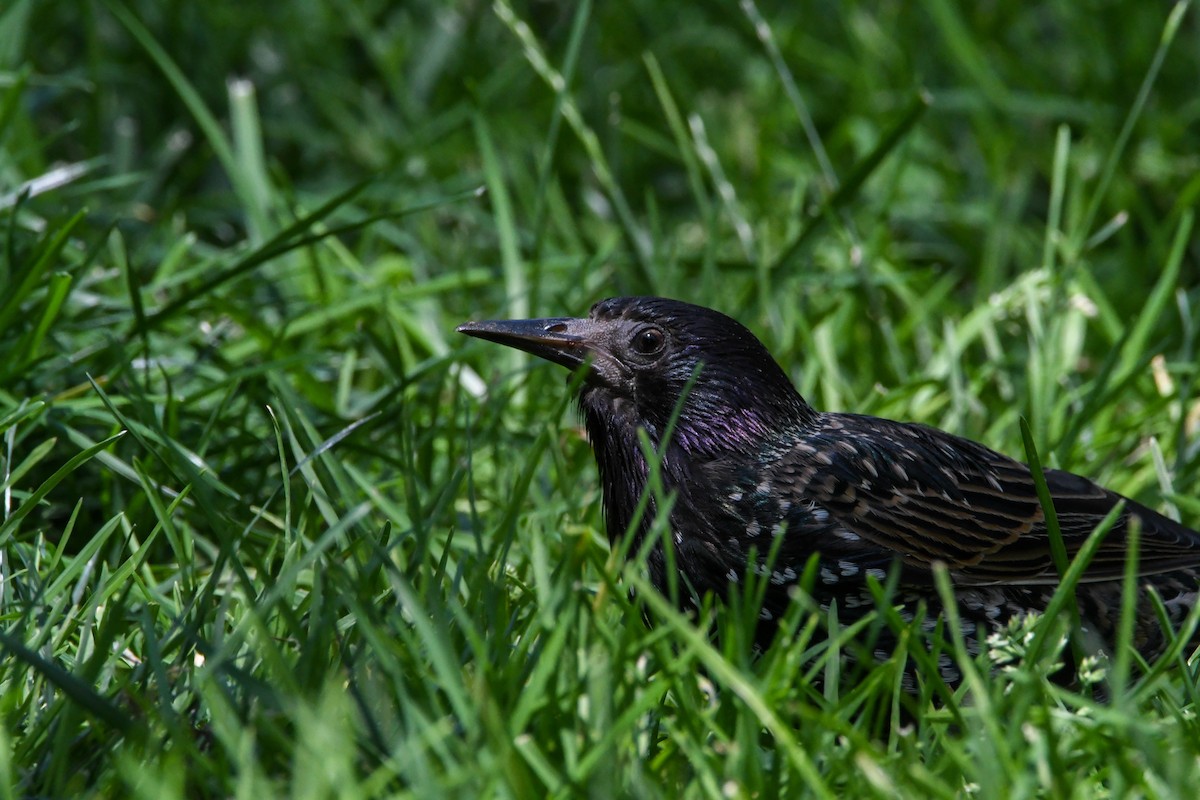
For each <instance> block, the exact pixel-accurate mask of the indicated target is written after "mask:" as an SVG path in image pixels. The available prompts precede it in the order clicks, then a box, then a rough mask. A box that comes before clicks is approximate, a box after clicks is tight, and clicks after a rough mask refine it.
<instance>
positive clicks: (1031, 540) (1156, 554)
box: [781, 414, 1200, 585]
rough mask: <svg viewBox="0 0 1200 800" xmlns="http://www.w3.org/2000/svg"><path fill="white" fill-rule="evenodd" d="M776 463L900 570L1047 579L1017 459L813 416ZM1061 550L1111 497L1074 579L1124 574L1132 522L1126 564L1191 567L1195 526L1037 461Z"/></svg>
mask: <svg viewBox="0 0 1200 800" xmlns="http://www.w3.org/2000/svg"><path fill="white" fill-rule="evenodd" d="M821 422H822V423H823V424H822V425H821V427H820V428H819V429H817V430H816V431H814V432H813V433H811V434H810V435H809V436H807V437H806V438H805V440H804V442H803V443H801V444H800V445H798V446H796V447H795V448H794V449H792V450H791V451H790V452H789V453H787V454H786V455H785V456H784V457H783V458H782V459H781V461H782V462H783V465H782V466H783V472H784V473H785V474H786V475H787V479H788V480H789V481H790V482H791V483H792V484H793V486H794V488H795V489H797V490H799V491H800V492H801V493H802V494H803V496H804V497H805V498H806V499H808V500H811V501H814V502H816V503H818V504H819V505H820V506H822V507H824V508H825V509H827V510H828V512H829V513H830V514H831V515H832V516H833V517H834V518H835V519H836V520H837V521H838V522H839V523H840V524H841V525H842V526H843V527H844V528H845V529H846V530H847V531H850V532H853V533H854V534H856V535H857V536H859V537H860V538H861V539H862V540H864V541H865V542H869V543H871V544H872V545H875V546H877V547H881V548H886V549H887V550H890V551H893V552H895V553H897V554H898V555H899V556H900V558H901V559H902V560H903V561H904V563H905V564H906V565H907V566H908V567H910V568H918V569H929V568H931V567H932V565H933V563H934V562H937V561H941V562H943V563H945V564H946V566H947V567H948V568H949V569H950V571H951V573H952V574H953V577H954V580H955V582H956V583H958V584H960V585H986V584H1050V583H1055V582H1057V581H1058V572H1057V570H1056V569H1055V566H1054V562H1053V558H1052V556H1051V550H1050V539H1049V535H1048V533H1047V530H1046V524H1045V517H1044V515H1043V513H1042V507H1041V503H1040V502H1039V501H1038V497H1037V492H1036V489H1035V487H1034V483H1033V477H1032V475H1031V474H1030V472H1029V468H1028V467H1026V466H1025V465H1024V464H1021V463H1020V462H1017V461H1014V460H1013V459H1011V458H1008V457H1007V456H1003V455H1001V454H999V453H996V452H995V451H993V450H990V449H988V448H986V447H984V446H983V445H980V444H977V443H975V442H972V441H969V440H967V439H962V438H960V437H957V436H953V435H951V434H948V433H945V432H944V431H939V430H937V429H935V428H929V427H926V426H924V425H915V424H906V423H899V422H892V421H890V420H883V419H878V418H875V417H866V416H859V415H853V414H825V415H822V420H821ZM1046 482H1047V485H1048V487H1049V489H1050V494H1051V496H1052V498H1053V500H1054V508H1055V511H1056V513H1057V516H1058V521H1059V527H1060V529H1061V531H1062V534H1063V541H1064V544H1065V545H1066V549H1067V553H1068V555H1069V556H1071V557H1073V556H1074V555H1075V554H1076V553H1077V552H1078V551H1079V548H1080V547H1082V545H1083V543H1084V541H1085V540H1086V539H1087V537H1088V536H1089V535H1090V534H1091V532H1092V531H1093V530H1094V529H1095V527H1096V526H1097V525H1098V524H1099V523H1100V522H1101V521H1102V520H1103V519H1104V517H1105V516H1106V515H1107V514H1108V512H1109V511H1111V510H1112V508H1113V507H1114V506H1115V505H1116V504H1117V503H1118V502H1120V501H1121V500H1123V499H1124V500H1125V509H1124V510H1123V512H1122V514H1121V516H1120V517H1119V519H1118V520H1117V522H1116V524H1115V525H1114V526H1113V528H1112V530H1111V531H1110V532H1109V534H1108V535H1107V537H1106V538H1105V540H1104V542H1103V543H1102V544H1101V546H1100V548H1099V551H1098V553H1097V554H1096V556H1095V557H1094V558H1093V560H1092V562H1091V564H1090V566H1089V568H1088V569H1087V571H1086V572H1085V573H1084V576H1083V581H1084V582H1093V581H1105V580H1113V579H1119V578H1120V577H1121V576H1122V575H1123V574H1124V565H1125V560H1126V556H1127V534H1128V530H1129V525H1130V524H1131V520H1132V519H1133V518H1134V517H1137V518H1138V519H1139V520H1140V524H1141V526H1142V527H1141V533H1142V536H1141V548H1140V551H1139V560H1138V572H1139V574H1142V575H1153V574H1160V573H1164V572H1170V571H1174V570H1179V569H1185V568H1188V567H1197V566H1200V534H1197V533H1196V532H1195V531H1192V530H1189V529H1188V528H1186V527H1184V526H1182V525H1180V524H1179V523H1177V522H1174V521H1172V520H1170V519H1168V518H1166V517H1164V516H1163V515H1161V514H1158V513H1157V512H1155V511H1152V510H1150V509H1148V508H1146V507H1145V506H1142V505H1140V504H1138V503H1135V502H1133V501H1131V500H1127V499H1125V498H1122V497H1121V496H1120V495H1118V494H1116V493H1115V492H1110V491H1108V490H1106V489H1104V488H1102V487H1100V486H1098V485H1096V484H1095V483H1093V482H1092V481H1089V480H1087V479H1086V478H1081V477H1079V476H1078V475H1072V474H1071V473H1068V472H1061V471H1059V470H1047V471H1046Z"/></svg>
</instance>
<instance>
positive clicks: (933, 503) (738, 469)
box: [459, 297, 1200, 657]
mask: <svg viewBox="0 0 1200 800" xmlns="http://www.w3.org/2000/svg"><path fill="white" fill-rule="evenodd" d="M459 330H460V331H461V332H463V333H467V334H469V335H472V336H477V337H480V338H484V339H489V340H492V341H496V342H500V343H502V344H506V345H509V346H513V347H518V348H521V349H523V350H527V351H529V352H532V353H534V354H536V355H539V356H542V357H544V358H547V359H548V360H551V361H554V362H556V363H559V364H562V365H564V366H567V367H569V368H572V369H577V368H580V367H583V366H584V365H585V364H586V365H588V374H587V377H586V378H585V380H584V382H583V384H582V388H581V390H580V394H579V398H578V401H579V407H580V409H581V411H582V414H583V417H584V422H585V425H586V427H587V432H588V436H589V438H590V440H591V443H592V446H593V449H594V451H595V454H596V461H597V465H598V467H599V472H600V479H601V484H602V487H603V496H604V510H605V517H606V520H607V527H608V533H609V536H610V537H611V538H613V539H614V540H615V539H617V538H619V537H620V536H622V535H623V534H624V533H625V531H626V529H627V528H628V527H629V525H630V524H631V523H632V522H633V514H634V510H635V509H636V507H637V505H638V501H639V499H640V498H641V497H642V495H643V493H644V491H645V486H646V480H647V474H648V465H647V463H646V459H645V457H644V455H643V451H642V448H641V446H640V445H639V443H638V435H637V431H638V430H639V428H640V429H643V430H645V432H646V434H647V436H648V438H649V440H650V441H651V443H653V444H654V446H655V448H656V450H658V452H660V453H661V475H662V480H663V484H664V487H665V488H666V489H667V490H668V491H671V492H674V493H676V499H675V502H674V503H673V505H672V507H671V511H670V526H671V530H672V533H673V538H674V544H675V563H676V565H677V567H678V569H679V570H680V571H681V572H682V573H683V575H684V576H685V577H686V578H687V579H688V581H689V582H690V583H691V585H692V586H693V587H694V588H695V589H696V590H697V591H699V592H701V593H703V592H705V591H713V592H715V593H716V594H718V595H723V594H725V593H726V592H727V591H728V589H729V586H730V584H731V583H734V582H737V581H739V580H741V579H742V577H743V576H745V575H746V573H747V570H748V568H750V565H749V564H748V563H747V562H748V559H749V557H750V553H751V550H752V549H753V550H754V551H756V552H757V553H758V554H761V556H762V557H765V554H766V553H767V552H769V551H770V550H771V548H772V545H773V544H775V542H774V538H775V537H783V539H782V541H781V542H779V543H778V545H779V546H778V554H777V558H776V560H775V561H774V562H773V563H772V565H771V569H770V584H769V587H768V588H769V591H768V593H767V596H766V600H765V603H764V606H763V611H762V618H763V620H764V625H765V627H766V629H767V632H768V633H769V631H770V628H771V620H773V619H774V618H775V617H777V616H778V615H780V614H782V613H783V611H784V608H785V607H786V605H787V604H788V602H789V595H788V589H789V587H790V586H791V585H792V584H794V583H795V582H796V580H797V579H798V576H799V573H801V572H802V571H803V569H804V566H805V564H806V563H807V562H808V560H809V557H810V556H811V555H813V554H814V553H816V554H817V556H818V559H819V561H818V574H817V581H816V586H815V589H814V595H815V597H816V599H817V600H818V601H819V602H821V603H822V605H825V604H828V603H829V602H830V601H831V600H835V599H836V600H837V601H838V603H839V606H840V608H842V609H848V610H850V611H853V609H855V608H857V607H860V606H864V607H865V606H867V605H870V602H869V600H868V599H867V595H866V594H865V580H866V576H867V575H874V576H876V577H878V578H881V579H882V578H883V577H884V576H885V575H886V574H887V573H888V571H889V569H892V568H893V567H894V566H898V568H899V570H900V574H899V588H898V598H897V599H898V600H900V601H901V602H904V603H908V604H910V605H913V604H915V601H918V600H926V601H928V602H929V604H930V607H931V608H934V609H936V608H938V607H939V605H938V603H937V599H936V595H935V593H934V592H933V588H932V587H933V581H932V569H933V564H934V563H935V562H941V563H943V564H945V565H946V567H947V569H948V571H949V573H950V576H951V579H952V582H953V584H954V587H955V592H956V600H957V603H958V606H959V610H960V612H961V614H962V617H963V619H964V622H965V625H966V627H967V628H968V633H969V634H971V635H974V634H975V632H976V631H978V633H979V634H980V635H982V634H986V633H987V632H989V631H990V630H991V629H992V628H995V627H998V626H1000V625H1002V624H1003V623H1004V622H1006V621H1007V620H1008V619H1009V618H1011V617H1013V616H1014V615H1019V614H1021V613H1024V612H1027V611H1038V610H1042V609H1044V608H1045V605H1046V603H1047V601H1048V599H1049V597H1050V595H1051V594H1052V592H1053V590H1054V587H1055V586H1056V585H1057V583H1058V572H1057V570H1056V568H1055V566H1054V562H1053V558H1052V556H1051V550H1050V541H1049V537H1048V535H1047V532H1046V526H1045V523H1044V517H1043V511H1042V506H1041V504H1040V503H1039V502H1038V498H1037V495H1036V492H1035V488H1034V483H1033V479H1032V476H1031V474H1030V471H1029V469H1028V468H1027V467H1026V466H1025V465H1024V464H1021V463H1019V462H1017V461H1015V460H1013V459H1010V458H1008V457H1006V456H1003V455H1001V454H999V453H996V452H995V451H993V450H990V449H988V448H986V447H984V446H983V445H980V444H977V443H975V442H972V441H969V440H967V439H963V438H960V437H958V436H954V435H951V434H949V433H946V432H944V431H940V430H937V429H935V428H930V427H927V426H924V425H918V424H912V423H901V422H894V421H891V420H886V419H879V418H875V417H868V416H862V415H857V414H838V413H820V412H817V411H815V410H813V409H812V408H811V407H810V406H809V405H808V404H807V403H806V402H805V401H804V399H803V398H802V397H801V396H800V394H799V393H798V392H797V391H796V390H795V388H794V387H793V385H792V383H791V381H790V380H789V379H788V378H787V376H786V374H785V373H784V372H783V370H782V369H781V368H780V367H779V366H778V364H776V362H775V361H774V359H772V358H771V356H770V354H769V353H768V352H767V351H766V349H765V348H764V347H763V345H762V344H761V343H760V342H759V341H758V339H756V338H755V337H754V335H753V334H751V333H750V332H749V331H748V330H747V329H746V328H745V327H743V326H742V325H741V324H739V323H738V322H736V321H735V320H733V319H731V318H729V317H727V316H725V315H723V314H720V313H718V312H716V311H712V310H710V309H706V308H701V307H699V306H693V305H689V304H686V303H681V302H678V301H674V300H667V299H663V298H653V297H640V298H639V297H635V298H612V299H609V300H605V301H602V302H600V303H597V304H596V305H595V306H593V308H592V310H591V313H590V314H589V316H588V317H587V318H584V319H569V318H558V319H546V320H517V321H499V322H480V323H468V324H466V325H463V326H461V327H460V328H459ZM681 398H682V404H681ZM677 407H678V418H677V420H676V422H675V428H674V430H673V432H672V433H671V435H670V437H669V438H668V439H667V442H666V446H665V448H664V447H662V444H663V437H664V435H665V433H666V431H667V430H668V427H669V425H670V423H671V420H672V418H673V416H674V415H675V413H676V409H677ZM1046 479H1047V483H1048V485H1049V488H1050V491H1051V494H1052V496H1053V499H1054V506H1055V510H1056V513H1057V516H1058V519H1059V524H1060V527H1061V529H1062V533H1063V537H1064V541H1065V544H1066V547H1067V551H1068V554H1069V555H1072V556H1073V555H1074V554H1075V553H1076V552H1078V549H1079V547H1080V546H1081V545H1082V544H1083V542H1084V540H1085V539H1086V538H1087V537H1088V535H1089V534H1090V533H1091V532H1092V530H1093V529H1094V528H1095V527H1096V525H1097V524H1098V523H1099V522H1100V521H1101V520H1102V519H1103V518H1104V516H1105V515H1106V514H1107V513H1108V512H1109V511H1110V510H1111V509H1112V508H1113V506H1114V505H1116V504H1117V503H1118V502H1119V501H1120V500H1122V499H1124V498H1122V497H1121V496H1120V495H1118V494H1116V493H1114V492H1110V491H1108V490H1106V489H1104V488H1102V487H1100V486H1098V485H1096V484H1095V483H1093V482H1092V481H1090V480H1087V479H1086V478H1082V477H1079V476H1077V475H1073V474H1071V473H1067V472H1061V471H1058V470H1046ZM654 513H655V510H654V508H653V505H651V508H650V510H649V513H647V514H646V515H644V517H643V519H642V520H641V530H642V532H644V531H645V530H646V528H647V526H648V525H649V524H650V521H651V520H652V519H653V518H654ZM1135 516H1136V517H1137V518H1139V520H1140V523H1141V548H1140V558H1139V562H1138V568H1139V573H1140V575H1141V576H1142V580H1143V585H1144V586H1153V587H1154V588H1155V589H1156V590H1158V592H1159V593H1160V594H1161V595H1162V596H1163V599H1164V601H1165V602H1166V605H1167V608H1168V610H1169V611H1170V613H1171V615H1172V617H1173V619H1174V621H1176V622H1177V621H1178V620H1180V619H1182V617H1183V616H1184V615H1185V614H1186V612H1187V610H1188V609H1189V608H1190V607H1191V606H1192V605H1193V604H1194V603H1195V601H1196V597H1197V576H1198V575H1200V534H1197V533H1196V532H1195V531H1193V530H1190V529H1188V528H1186V527H1184V526H1182V525H1180V524H1179V523H1177V522H1174V521H1172V520H1170V519H1168V518H1166V517H1164V516H1163V515H1161V514H1159V513H1157V512H1155V511H1153V510H1151V509H1149V508H1146V507H1145V506H1143V505H1140V504H1138V503H1136V502H1134V501H1132V500H1128V499H1126V500H1125V509H1124V511H1123V513H1122V515H1121V517H1120V518H1119V519H1118V520H1117V522H1116V524H1115V526H1114V527H1113V529H1112V530H1111V531H1110V533H1109V534H1108V536H1107V538H1106V539H1105V540H1104V542H1103V544H1102V545H1101V547H1100V549H1099V552H1098V553H1097V554H1096V556H1095V558H1094V559H1093V561H1092V562H1091V564H1090V566H1089V567H1088V569H1087V571H1086V572H1085V574H1084V576H1083V579H1082V581H1081V583H1080V584H1079V586H1078V589H1077V592H1076V597H1077V599H1078V601H1079V605H1080V613H1081V616H1082V618H1083V619H1084V621H1085V624H1086V625H1087V626H1089V627H1090V628H1091V629H1093V630H1095V631H1096V632H1097V633H1099V634H1100V636H1102V637H1103V638H1105V639H1111V636H1112V634H1113V632H1114V631H1115V626H1116V615H1117V608H1118V607H1119V598H1120V579H1121V576H1122V574H1123V570H1124V567H1125V558H1126V550H1127V547H1126V544H1127V540H1126V537H1127V533H1128V529H1129V525H1130V521H1131V519H1132V518H1133V517H1135ZM648 566H649V570H650V574H651V578H652V580H653V581H654V582H655V584H656V585H658V586H660V587H663V586H665V585H666V574H665V570H666V562H665V560H664V557H663V554H662V552H661V551H660V550H658V551H652V552H651V554H650V557H649V564H648ZM756 566H757V565H756ZM761 568H762V569H766V568H765V567H761ZM1135 642H1136V643H1137V645H1138V647H1139V649H1140V650H1141V651H1142V653H1143V654H1144V655H1146V656H1147V657H1153V656H1154V655H1155V654H1157V653H1158V652H1159V650H1161V647H1162V644H1163V632H1162V630H1161V628H1160V627H1159V623H1158V621H1157V619H1156V618H1155V616H1154V615H1153V613H1152V611H1151V608H1150V606H1149V604H1148V603H1142V604H1141V605H1140V606H1139V613H1138V619H1137V622H1136V624H1135ZM974 644H976V645H977V644H978V642H974Z"/></svg>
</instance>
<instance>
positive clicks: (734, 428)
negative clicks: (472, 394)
mask: <svg viewBox="0 0 1200 800" xmlns="http://www.w3.org/2000/svg"><path fill="white" fill-rule="evenodd" d="M793 394H794V398H795V401H796V402H791V401H790V399H789V398H780V401H781V402H780V404H779V405H778V406H777V407H764V406H761V405H759V406H750V405H743V406H737V407H723V408H719V409H718V408H715V407H712V408H705V409H703V410H704V411H705V412H706V413H703V414H694V413H688V411H690V410H691V409H689V408H685V410H684V413H682V414H680V415H679V417H678V419H676V420H675V422H674V427H673V428H671V429H670V430H668V428H669V427H670V424H669V422H667V421H664V422H661V423H659V422H656V421H653V420H648V419H646V418H645V417H644V416H643V415H641V414H639V413H638V411H637V409H636V408H635V407H634V406H633V404H632V403H620V402H619V403H615V404H613V403H609V402H605V403H603V404H601V403H592V402H589V398H588V397H587V396H586V395H585V396H584V397H581V398H580V409H581V411H582V412H583V417H584V423H585V426H586V428H587V433H588V439H589V441H590V442H591V444H592V449H593V451H594V453H595V456H596V465H597V467H598V471H599V473H600V483H601V488H602V490H603V493H604V512H605V520H606V527H607V529H608V534H609V537H610V539H612V540H614V541H615V540H617V539H619V538H620V537H621V536H623V535H625V533H626V531H628V530H629V529H630V526H631V525H633V524H634V523H635V522H637V523H638V525H637V528H638V530H637V531H635V535H640V533H644V532H645V531H646V530H648V528H649V525H650V524H651V523H652V522H653V520H654V518H655V515H656V513H657V504H656V502H655V498H654V497H653V496H650V497H647V498H646V504H645V507H644V509H643V513H642V515H641V517H637V516H636V512H637V509H638V507H639V505H641V504H642V500H643V495H645V494H646V486H647V483H648V482H649V476H650V472H651V464H652V463H653V464H654V465H655V467H656V468H657V470H658V474H659V476H660V480H661V485H662V488H663V489H664V490H665V491H666V492H668V493H669V492H672V491H674V490H684V491H685V493H686V494H689V495H693V494H694V495H697V496H701V495H704V494H705V493H708V494H710V495H712V496H717V495H720V496H724V493H725V492H726V491H727V490H728V489H729V487H728V486H722V485H717V484H718V483H719V482H720V476H722V475H724V476H733V475H734V474H736V473H738V472H739V471H740V470H741V469H742V468H744V467H752V466H754V465H756V464H758V463H759V462H760V461H761V459H762V458H763V455H764V452H765V451H766V450H770V449H773V448H774V446H775V443H777V442H778V441H780V440H781V439H791V440H794V439H795V438H796V437H798V436H800V435H802V432H803V431H804V430H805V429H806V428H808V427H811V426H812V425H815V424H817V420H818V418H819V414H818V413H817V412H816V411H814V410H813V409H812V408H811V407H809V406H808V405H807V404H806V403H805V402H804V401H803V399H801V398H800V396H799V394H795V393H794V392H793ZM640 432H644V433H645V440H644V441H643V437H642V435H641V433H640ZM646 445H649V448H647V446H646ZM731 479H732V478H731ZM713 493H716V494H713Z"/></svg>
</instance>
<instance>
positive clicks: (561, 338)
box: [455, 317, 595, 369]
mask: <svg viewBox="0 0 1200 800" xmlns="http://www.w3.org/2000/svg"><path fill="white" fill-rule="evenodd" d="M594 324H595V323H593V322H592V321H591V320H587V319H572V318H571V317H555V318H553V319H500V320H487V321H484V322H466V323H464V324H462V325H459V326H458V328H456V329H455V330H457V331H458V332H459V333H465V334H466V335H467V336H474V337H476V338H477V339H487V340H488V341H489V342H497V343H499V344H504V345H508V346H509V347H515V348H517V349H518V350H524V351H525V352H526V353H532V354H533V355H535V356H538V357H539V358H544V359H546V360H547V361H553V362H554V363H555V364H561V365H562V366H564V367H567V368H569V369H575V368H576V367H578V366H580V365H581V364H583V363H584V361H586V360H587V356H588V353H589V347H588V340H589V338H590V337H589V336H588V333H589V332H590V331H589V328H590V327H591V326H593V325H594Z"/></svg>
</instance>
